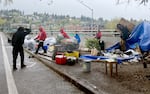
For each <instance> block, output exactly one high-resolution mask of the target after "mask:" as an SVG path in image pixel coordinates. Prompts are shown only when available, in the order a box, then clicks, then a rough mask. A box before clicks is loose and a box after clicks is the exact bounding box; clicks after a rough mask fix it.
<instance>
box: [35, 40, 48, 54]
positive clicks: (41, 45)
mask: <svg viewBox="0 0 150 94" xmlns="http://www.w3.org/2000/svg"><path fill="white" fill-rule="evenodd" d="M40 47H42V49H43V50H44V53H46V49H45V48H44V46H43V42H39V44H38V47H37V49H36V52H35V53H36V54H37V53H38V51H39V49H40Z"/></svg>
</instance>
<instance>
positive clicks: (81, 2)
mask: <svg viewBox="0 0 150 94" xmlns="http://www.w3.org/2000/svg"><path fill="white" fill-rule="evenodd" d="M78 1H79V2H80V4H82V5H83V6H85V7H86V8H88V9H89V10H90V11H91V12H92V15H91V16H92V19H91V31H92V29H93V23H94V21H93V9H92V8H91V7H89V6H88V5H86V4H84V3H83V1H81V0H78Z"/></svg>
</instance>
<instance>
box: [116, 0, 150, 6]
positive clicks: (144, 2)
mask: <svg viewBox="0 0 150 94" xmlns="http://www.w3.org/2000/svg"><path fill="white" fill-rule="evenodd" d="M121 1H122V0H117V4H119V3H120V2H121ZM125 1H126V2H127V3H130V1H131V0H125ZM134 1H136V2H139V4H143V5H146V4H147V3H148V1H149V0H134Z"/></svg>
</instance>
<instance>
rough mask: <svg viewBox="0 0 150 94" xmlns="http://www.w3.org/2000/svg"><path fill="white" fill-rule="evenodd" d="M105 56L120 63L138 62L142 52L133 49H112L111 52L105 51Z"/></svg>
mask: <svg viewBox="0 0 150 94" xmlns="http://www.w3.org/2000/svg"><path fill="white" fill-rule="evenodd" d="M103 55H104V56H105V57H108V58H110V59H111V60H114V61H117V62H118V63H119V64H120V63H127V62H128V63H136V62H139V61H140V60H141V54H140V53H139V52H137V51H134V50H133V49H129V50H127V51H125V52H123V51H120V49H115V50H111V51H110V52H103Z"/></svg>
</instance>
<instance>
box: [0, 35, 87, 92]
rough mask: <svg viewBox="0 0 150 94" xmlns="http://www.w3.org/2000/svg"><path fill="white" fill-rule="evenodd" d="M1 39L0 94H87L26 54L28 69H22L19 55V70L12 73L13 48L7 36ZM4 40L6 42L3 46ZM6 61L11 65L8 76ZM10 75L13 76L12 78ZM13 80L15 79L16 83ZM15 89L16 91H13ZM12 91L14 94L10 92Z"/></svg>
mask: <svg viewBox="0 0 150 94" xmlns="http://www.w3.org/2000/svg"><path fill="white" fill-rule="evenodd" d="M0 34H2V33H0ZM1 37H3V38H2V39H1V41H0V53H1V55H2V56H1V57H0V60H1V63H0V70H1V71H0V94H85V93H84V92H83V91H81V90H79V89H78V88H77V87H75V86H74V85H73V84H71V83H70V82H68V81H67V80H65V79H64V78H63V77H61V76H60V75H58V74H57V73H56V72H54V71H53V70H51V69H49V68H48V67H47V66H45V65H44V64H42V63H41V62H40V61H38V60H36V59H35V58H29V54H27V53H25V64H26V65H27V67H26V68H24V69H21V68H20V55H18V58H17V68H18V70H16V71H12V46H11V45H10V44H8V43H7V39H6V37H5V36H1ZM2 40H3V41H4V44H3V45H2V43H1V42H2ZM2 47H3V48H5V51H6V53H5V54H6V55H4V51H2V50H3V49H2ZM6 61H7V62H8V63H9V67H10V70H11V71H9V73H7V74H8V75H6V73H5V71H6V70H5V67H7V68H8V69H9V67H8V66H5V65H4V63H7V62H6ZM9 75H12V77H11V76H9ZM7 78H8V79H7ZM11 79H14V82H13V80H12V81H11ZM8 83H10V84H8ZM15 87H16V91H14V90H13V89H12V88H15ZM11 90H12V92H10V91H11ZM14 92H15V93H14Z"/></svg>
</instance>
